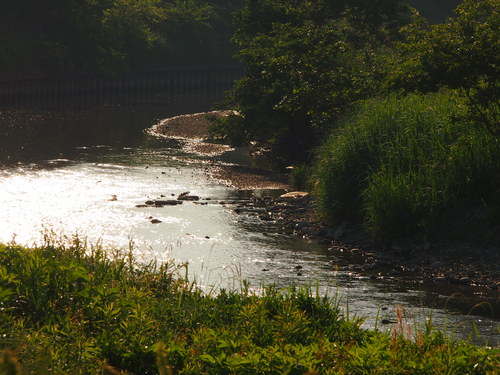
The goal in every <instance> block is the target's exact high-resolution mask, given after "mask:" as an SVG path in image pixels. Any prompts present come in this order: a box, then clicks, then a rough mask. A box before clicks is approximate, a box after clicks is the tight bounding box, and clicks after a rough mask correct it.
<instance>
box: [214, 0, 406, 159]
mask: <svg viewBox="0 0 500 375" xmlns="http://www.w3.org/2000/svg"><path fill="white" fill-rule="evenodd" d="M374 3H375V4H374ZM405 9H406V7H405V6H403V5H401V3H399V2H398V1H395V0H375V1H373V0H372V1H364V0H357V1H344V2H342V1H341V2H338V1H330V0H320V1H307V0H294V1H271V0H254V1H247V3H246V6H245V7H244V8H243V9H242V11H241V12H240V13H239V14H238V16H237V17H236V20H237V26H238V28H237V30H236V33H235V37H234V39H235V41H236V42H237V43H238V45H239V47H240V51H239V53H238V57H239V59H240V60H241V61H242V62H243V63H244V64H245V65H246V67H247V72H246V75H245V77H244V78H243V79H242V80H241V81H239V82H238V83H237V85H236V87H235V89H234V90H233V91H232V92H231V94H230V96H229V102H230V104H231V105H232V106H233V107H234V108H235V109H236V110H237V111H238V112H239V115H238V116H229V117H228V118H227V119H225V120H223V121H222V122H220V123H219V124H218V125H216V126H215V127H214V133H215V134H218V135H221V136H222V137H224V138H225V139H226V140H229V141H231V142H232V143H245V142H248V141H250V140H252V139H260V140H264V141H267V142H270V143H272V144H273V145H274V149H275V151H277V153H278V154H281V155H283V156H285V157H286V158H292V159H293V158H295V159H301V158H304V157H306V156H307V153H308V151H309V150H310V149H311V148H312V147H313V146H314V145H315V144H316V143H317V141H318V139H320V138H321V136H322V135H323V134H324V132H325V130H326V128H327V127H328V126H329V124H331V122H332V121H333V120H334V119H335V118H336V117H337V116H338V114H340V113H342V112H344V111H345V110H346V109H347V108H348V107H349V105H350V104H352V103H353V102H355V101H357V100H359V99H362V98H366V97H367V96H370V95H372V94H375V93H376V92H377V91H378V82H379V78H378V76H379V75H381V74H383V71H384V70H385V67H383V66H381V64H380V60H379V59H378V55H379V52H380V50H382V49H383V48H384V46H385V45H388V44H390V41H391V39H392V38H395V37H396V36H397V33H396V30H397V29H398V27H399V25H400V24H401V23H402V22H403V20H404V18H405Z"/></svg>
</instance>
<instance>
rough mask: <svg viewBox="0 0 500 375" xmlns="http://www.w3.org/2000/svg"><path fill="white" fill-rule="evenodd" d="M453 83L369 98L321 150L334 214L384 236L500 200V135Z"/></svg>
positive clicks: (325, 195) (319, 185)
mask: <svg viewBox="0 0 500 375" xmlns="http://www.w3.org/2000/svg"><path fill="white" fill-rule="evenodd" d="M465 119H466V112H465V106H464V105H463V103H462V101H461V100H460V99H459V98H458V97H457V96H455V95H453V93H451V92H449V91H445V92H441V93H436V94H430V95H425V96H423V95H409V96H406V97H397V96H392V97H390V98H387V99H380V100H371V101H367V102H365V103H364V104H363V105H361V107H360V108H359V109H358V111H357V112H356V113H355V114H354V115H352V116H351V117H349V118H348V119H347V120H346V121H345V122H344V124H343V125H342V126H340V128H339V129H337V130H336V131H335V132H334V134H333V135H332V136H331V137H330V139H329V140H328V141H327V142H326V143H325V145H323V147H322V148H321V149H320V151H319V157H318V161H317V167H316V181H317V182H316V193H317V195H318V198H319V202H320V207H321V210H322V214H323V215H324V216H326V217H327V218H329V219H330V220H331V221H332V222H338V221H341V220H345V219H352V220H358V221H362V222H363V223H364V224H365V225H366V226H367V227H368V228H369V229H370V231H371V233H372V234H373V235H374V236H375V237H376V238H378V239H388V238H393V237H398V236H407V235H413V234H418V233H424V234H432V229H433V228H437V227H438V224H439V223H440V222H442V221H443V220H444V219H445V218H447V217H449V216H450V215H451V213H452V212H453V210H455V209H456V208H457V207H459V206H460V205H463V204H478V203H480V204H481V205H486V206H487V207H488V208H489V209H490V211H492V212H496V211H495V210H494V208H495V207H498V205H499V203H500V190H499V187H500V152H499V150H500V139H499V138H498V137H495V136H494V135H492V134H491V133H489V132H488V130H487V129H486V127H482V126H481V125H477V124H476V125H474V124H471V123H469V122H468V121H467V120H465Z"/></svg>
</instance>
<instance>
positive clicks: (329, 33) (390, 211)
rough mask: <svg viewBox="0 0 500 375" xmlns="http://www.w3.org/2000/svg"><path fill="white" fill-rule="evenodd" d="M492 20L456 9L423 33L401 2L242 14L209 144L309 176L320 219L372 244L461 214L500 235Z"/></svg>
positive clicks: (298, 6) (261, 7) (293, 6)
mask: <svg viewBox="0 0 500 375" xmlns="http://www.w3.org/2000/svg"><path fill="white" fill-rule="evenodd" d="M499 8H500V5H499V3H498V1H495V0H464V1H462V2H461V3H460V4H459V6H458V7H457V8H456V10H455V17H454V18H448V19H447V20H446V21H445V22H444V23H441V24H436V25H429V24H428V23H427V22H426V20H425V19H423V18H422V17H421V16H419V14H418V12H416V11H414V10H412V9H411V8H410V7H408V6H406V5H404V3H402V2H400V1H397V0H377V1H361V0H360V1H337V2H330V1H326V0H325V1H314V2H312V1H305V0H304V1H295V2H292V3H290V2H288V3H286V4H285V3H279V2H278V3H276V2H273V1H266V0H259V1H252V2H248V3H246V6H245V7H244V8H243V10H242V11H241V12H240V13H239V16H238V17H237V26H238V28H237V31H236V34H235V41H236V42H237V43H238V45H239V47H240V51H239V57H240V59H241V60H242V61H243V62H244V63H245V64H246V65H247V67H248V68H247V73H246V76H245V77H244V78H243V79H242V80H241V81H239V82H238V83H237V85H236V87H235V88H234V90H233V91H232V92H231V93H230V95H229V98H228V102H229V104H230V105H232V107H233V108H234V109H236V111H237V112H236V113H235V115H233V116H230V117H228V118H226V119H225V120H224V121H222V122H220V123H218V124H216V125H215V126H214V134H215V136H217V135H218V136H220V137H222V138H223V139H225V140H228V141H230V142H233V143H237V142H248V141H250V140H259V141H265V142H268V143H270V144H271V145H272V146H273V148H274V151H275V152H276V154H277V155H278V156H279V157H282V158H283V159H284V160H285V161H286V162H287V163H290V162H295V163H304V162H305V163H306V164H311V163H312V164H314V165H315V167H314V169H315V171H314V172H313V173H311V175H312V177H311V179H310V184H311V186H312V187H314V190H315V191H316V193H317V194H318V197H319V202H320V210H321V213H322V214H323V215H324V216H325V217H326V218H328V219H329V220H330V222H331V223H336V222H340V221H344V220H346V219H354V220H356V221H361V222H362V223H363V224H364V225H365V227H366V228H368V229H369V230H370V232H371V233H372V234H373V235H374V236H375V237H376V238H380V239H381V238H392V237H394V236H408V235H413V234H429V232H430V229H431V228H434V229H437V228H438V226H436V224H437V223H439V222H443V221H444V220H445V219H446V218H447V216H450V215H451V214H452V213H455V211H454V210H455V209H456V208H457V207H459V206H463V205H472V206H474V205H481V206H483V208H484V209H485V211H487V214H486V216H487V217H488V219H486V220H485V221H483V223H482V224H484V225H487V226H489V227H491V226H492V225H493V226H495V225H498V223H499V222H500V214H499V211H500V209H499V207H500V190H499V186H500V184H499V181H500V164H499V159H498V158H499V157H498V154H499V153H498V151H497V150H498V149H499V147H498V146H499V144H498V143H499V135H500V128H499V126H500V125H499V124H500V121H499V99H500V98H499V93H500V87H499V85H500V84H499V81H498V76H499V68H498V67H499V56H500V54H499V53H498V52H499V50H500V42H499V34H498V30H499V26H500V15H499ZM437 92H440V94H436V93H437ZM411 93H414V94H412V95H410V96H409V97H407V95H409V94H411ZM361 103H363V104H361ZM332 130H333V133H334V134H333V135H332V136H331V138H330V139H329V140H328V141H327V143H326V144H325V145H324V146H322V147H320V149H319V152H317V151H316V150H317V147H318V145H320V144H322V143H323V141H324V139H325V138H328V137H330V135H329V134H330V133H331V132H332ZM308 173H309V172H308V168H303V167H301V168H297V169H296V172H295V173H294V175H293V176H292V177H293V180H294V181H304V176H303V175H304V174H308ZM301 174H302V176H301ZM396 224H397V225H396ZM441 229H443V228H442V227H441ZM490 240H492V238H490Z"/></svg>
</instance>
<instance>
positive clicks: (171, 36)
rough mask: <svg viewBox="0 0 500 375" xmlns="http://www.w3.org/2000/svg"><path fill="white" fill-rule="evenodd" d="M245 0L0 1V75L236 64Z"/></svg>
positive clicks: (104, 71)
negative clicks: (238, 14) (236, 17)
mask: <svg viewBox="0 0 500 375" xmlns="http://www.w3.org/2000/svg"><path fill="white" fill-rule="evenodd" d="M241 6H242V0H232V1H220V0H210V1H198V0H102V1H93V0H43V1H36V0H18V1H11V2H7V1H4V2H2V3H1V5H0V72H2V75H3V76H7V77H8V76H11V77H12V76H15V75H16V74H18V73H20V72H22V73H24V75H26V73H27V72H31V73H32V74H37V75H40V74H43V75H61V74H68V73H71V74H73V73H108V74H115V73H122V72H127V71H138V70H153V69H165V68H170V67H200V66H216V65H229V64H234V61H233V60H232V56H233V54H234V52H235V48H234V45H232V44H231V42H230V38H231V34H232V33H233V26H232V13H233V12H234V11H235V10H237V9H239V8H241Z"/></svg>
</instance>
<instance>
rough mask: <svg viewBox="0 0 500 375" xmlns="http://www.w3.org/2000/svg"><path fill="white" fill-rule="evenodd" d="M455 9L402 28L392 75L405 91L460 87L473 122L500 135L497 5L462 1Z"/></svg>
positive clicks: (482, 0)
mask: <svg viewBox="0 0 500 375" xmlns="http://www.w3.org/2000/svg"><path fill="white" fill-rule="evenodd" d="M455 12H456V14H457V17H456V18H450V19H448V20H447V21H446V22H445V23H443V24H439V25H434V26H432V27H429V26H427V25H426V23H425V22H424V21H423V20H422V19H419V18H416V19H415V21H414V22H413V24H411V25H410V26H408V27H407V28H406V29H404V33H405V35H406V38H407V39H406V42H405V43H403V44H402V45H401V50H402V52H403V54H402V57H401V59H400V60H399V61H397V62H396V63H395V64H394V67H395V69H394V71H393V74H392V79H393V81H394V82H395V85H396V86H397V87H404V88H405V89H407V90H413V89H419V90H421V91H434V90H436V89H437V88H439V87H441V86H447V87H450V88H453V89H459V90H460V91H461V93H462V95H463V96H464V97H465V98H466V99H467V102H468V108H469V117H470V118H471V119H472V121H474V122H475V123H476V124H478V125H483V126H486V127H488V128H489V129H490V131H492V132H496V133H498V134H500V125H499V124H500V111H499V110H500V108H499V103H500V97H499V92H500V84H499V81H498V77H499V75H500V72H499V65H500V39H499V35H498V30H499V29H500V4H499V2H498V1H497V0H464V1H462V3H461V4H460V5H459V6H458V7H457V9H456V10H455Z"/></svg>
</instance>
